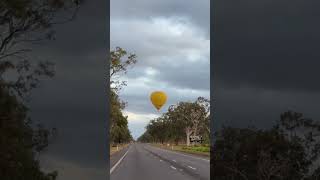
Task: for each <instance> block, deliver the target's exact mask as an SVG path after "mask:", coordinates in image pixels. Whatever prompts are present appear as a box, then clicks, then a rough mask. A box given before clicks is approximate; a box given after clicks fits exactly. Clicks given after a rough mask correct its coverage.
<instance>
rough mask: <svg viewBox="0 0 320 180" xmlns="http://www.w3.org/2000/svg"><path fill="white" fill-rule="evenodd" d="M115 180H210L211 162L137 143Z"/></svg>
mask: <svg viewBox="0 0 320 180" xmlns="http://www.w3.org/2000/svg"><path fill="white" fill-rule="evenodd" d="M123 154H126V155H125V156H124V158H123V159H122V161H121V162H120V163H118V165H117V166H116V168H113V169H114V170H113V171H112V172H111V175H110V177H111V180H129V179H130V180H150V179H152V180H164V179H165V180H209V179H210V164H209V159H205V158H202V157H197V156H193V155H187V154H182V153H178V152H173V151H168V150H164V149H160V148H156V147H153V146H150V145H148V144H141V143H134V144H132V145H131V146H130V147H129V148H128V150H127V151H126V152H125V153H123Z"/></svg>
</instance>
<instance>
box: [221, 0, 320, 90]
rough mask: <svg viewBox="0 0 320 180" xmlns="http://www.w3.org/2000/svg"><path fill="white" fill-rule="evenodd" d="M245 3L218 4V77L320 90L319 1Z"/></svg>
mask: <svg viewBox="0 0 320 180" xmlns="http://www.w3.org/2000/svg"><path fill="white" fill-rule="evenodd" d="M245 2H246V3H245ZM245 2H243V1H242V2H241V3H240V2H239V1H231V0H229V1H224V2H222V1H218V2H217V5H216V7H217V10H216V13H217V14H216V23H215V26H216V31H215V34H216V36H215V41H216V50H215V58H216V59H217V61H216V64H215V66H216V73H217V77H216V78H217V81H219V82H221V83H223V84H222V85H226V86H233V87H240V86H249V87H251V86H252V87H258V88H266V89H278V90H280V89H284V90H299V91H318V90H319V89H320V84H319V83H316V82H317V79H318V77H319V75H320V73H319V71H318V70H317V69H318V67H319V65H320V61H319V60H318V59H319V57H320V51H318V50H317V44H318V42H319V40H320V35H319V33H318V32H319V31H320V25H319V24H318V23H315V22H316V21H317V19H318V17H319V16H320V13H319V11H318V9H317V8H315V7H319V5H320V4H319V2H317V1H271V2H270V1H249V0H247V1H245ZM226 69H228V70H227V71H226ZM231 72H232V73H231Z"/></svg>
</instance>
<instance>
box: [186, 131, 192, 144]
mask: <svg viewBox="0 0 320 180" xmlns="http://www.w3.org/2000/svg"><path fill="white" fill-rule="evenodd" d="M191 133H192V131H191V130H190V128H186V135H187V146H190V135H191Z"/></svg>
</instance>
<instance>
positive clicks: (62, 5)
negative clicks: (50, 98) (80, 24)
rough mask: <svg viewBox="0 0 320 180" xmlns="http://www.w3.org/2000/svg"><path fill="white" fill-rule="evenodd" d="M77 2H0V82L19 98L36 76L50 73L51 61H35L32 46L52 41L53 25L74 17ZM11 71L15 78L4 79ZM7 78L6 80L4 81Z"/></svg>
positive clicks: (52, 0)
mask: <svg viewBox="0 0 320 180" xmlns="http://www.w3.org/2000/svg"><path fill="white" fill-rule="evenodd" d="M79 4H80V1H65V0H42V1H38V0H23V1H21V0H2V1H1V2H0V85H1V86H2V87H6V88H10V89H11V90H13V91H14V92H16V93H17V94H18V95H19V96H21V97H23V96H24V95H26V94H27V93H28V92H30V90H31V89H33V88H35V87H36V86H37V84H38V83H39V77H40V76H49V77H51V76H53V75H54V73H53V72H54V71H53V68H52V63H49V62H36V60H35V59H34V58H33V57H30V52H32V47H34V46H35V45H36V44H39V43H40V42H43V41H45V40H53V39H54V38H55V36H54V35H55V31H54V30H53V28H52V27H53V26H54V25H57V24H61V23H66V22H69V21H71V20H73V19H74V18H75V15H76V13H77V11H78V8H79ZM8 71H10V72H11V73H12V72H14V74H15V75H14V76H13V77H16V78H15V79H13V80H12V79H11V80H8V79H5V78H4V76H5V75H6V74H5V73H6V72H8ZM8 81H9V82H8Z"/></svg>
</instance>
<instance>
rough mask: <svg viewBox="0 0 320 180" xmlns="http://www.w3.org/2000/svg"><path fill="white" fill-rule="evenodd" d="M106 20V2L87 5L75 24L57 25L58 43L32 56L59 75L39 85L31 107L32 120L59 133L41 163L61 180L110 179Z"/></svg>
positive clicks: (93, 2)
mask: <svg viewBox="0 0 320 180" xmlns="http://www.w3.org/2000/svg"><path fill="white" fill-rule="evenodd" d="M106 18H107V11H106V2H105V1H100V0H95V1H86V2H85V4H83V6H82V7H81V8H80V11H79V14H78V15H77V18H76V19H75V20H74V21H72V22H69V23H66V24H62V25H58V26H56V27H55V30H56V32H57V34H56V38H57V39H56V40H55V41H49V42H46V43H43V44H41V46H34V52H33V54H31V56H32V57H33V58H34V59H35V60H49V61H51V62H54V63H55V69H56V76H55V77H54V78H52V79H44V80H43V81H42V82H41V84H40V87H39V88H38V89H35V90H34V91H33V94H32V100H31V102H30V103H29V104H30V109H31V112H30V115H31V117H32V119H33V120H34V121H36V122H41V123H42V124H44V125H46V127H48V128H52V127H55V128H57V129H58V135H57V137H56V139H54V141H53V142H52V144H50V145H49V148H48V150H47V152H45V154H44V156H43V157H42V160H43V161H46V163H44V164H43V168H44V169H46V170H48V171H50V170H58V171H59V178H58V179H59V180H64V179H79V180H81V179H90V178H93V179H105V178H106V177H107V175H108V171H106V169H107V167H108V154H107V148H108V145H107V138H106V135H107V133H108V131H107V117H108V115H107V114H106V106H107V104H106V93H105V90H106V88H105V77H106V67H105V63H106V54H107V52H106V44H107V43H108V42H106V41H105V40H106V35H107V34H106V28H107V24H106V22H107V21H106V20H107V19H106ZM48 158H49V160H48ZM89 177H90V178H89Z"/></svg>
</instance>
